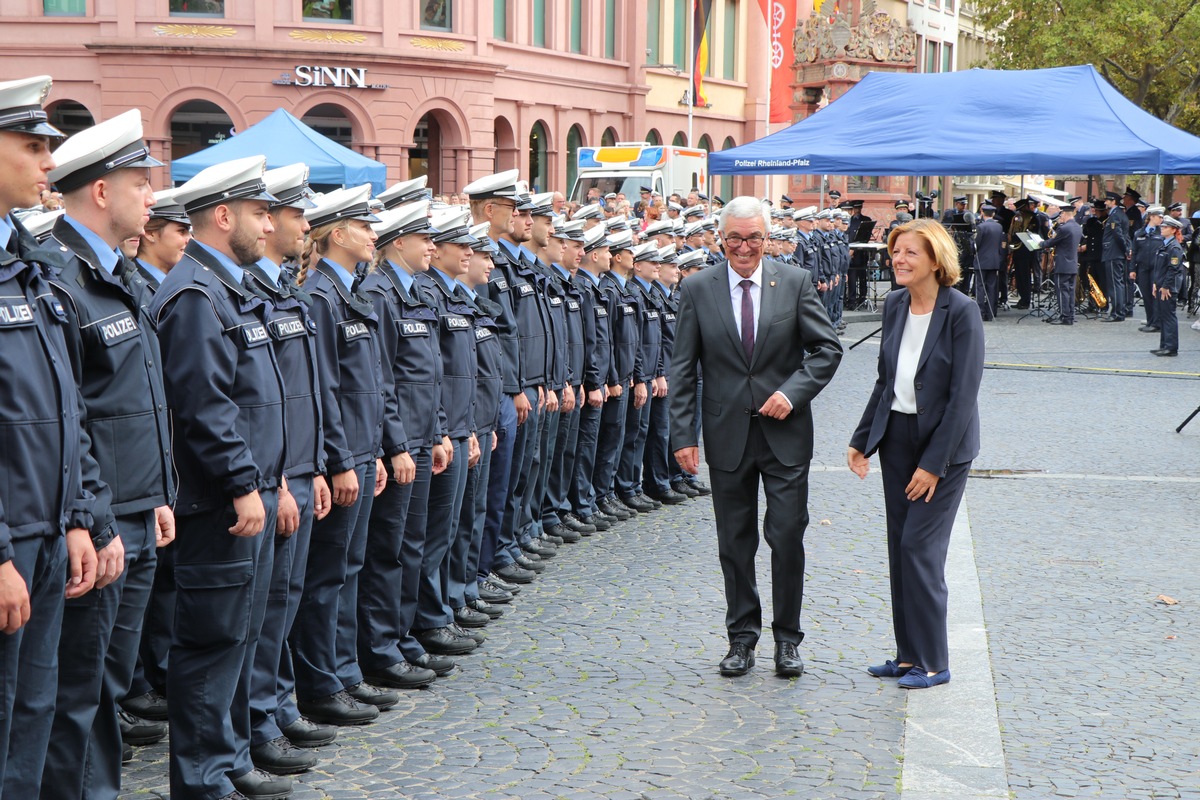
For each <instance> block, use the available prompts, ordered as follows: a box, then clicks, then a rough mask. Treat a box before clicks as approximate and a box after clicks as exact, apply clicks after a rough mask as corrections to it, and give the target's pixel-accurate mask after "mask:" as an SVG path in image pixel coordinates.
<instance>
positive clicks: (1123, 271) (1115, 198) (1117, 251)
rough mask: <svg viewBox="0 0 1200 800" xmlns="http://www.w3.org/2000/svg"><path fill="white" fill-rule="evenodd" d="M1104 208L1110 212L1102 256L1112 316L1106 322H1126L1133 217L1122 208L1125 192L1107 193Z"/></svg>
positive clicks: (1105, 229)
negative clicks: (1126, 295) (1126, 293)
mask: <svg viewBox="0 0 1200 800" xmlns="http://www.w3.org/2000/svg"><path fill="white" fill-rule="evenodd" d="M1104 207H1105V209H1106V210H1107V212H1108V215H1107V217H1106V218H1105V220H1104V238H1103V249H1104V252H1103V254H1102V258H1103V260H1104V266H1105V271H1106V274H1107V276H1108V316H1105V317H1101V319H1102V320H1103V321H1104V322H1124V321H1125V287H1126V277H1127V276H1128V274H1129V262H1130V261H1131V260H1132V259H1133V242H1132V241H1131V239H1130V236H1129V217H1127V216H1126V215H1125V211H1124V209H1122V208H1121V195H1119V194H1118V193H1116V192H1113V191H1107V192H1105V193H1104Z"/></svg>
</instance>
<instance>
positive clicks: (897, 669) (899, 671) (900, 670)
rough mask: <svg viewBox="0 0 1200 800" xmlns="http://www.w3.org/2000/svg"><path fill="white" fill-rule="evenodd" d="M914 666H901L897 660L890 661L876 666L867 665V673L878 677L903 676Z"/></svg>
mask: <svg viewBox="0 0 1200 800" xmlns="http://www.w3.org/2000/svg"><path fill="white" fill-rule="evenodd" d="M910 669H912V667H901V666H899V665H898V664H896V662H895V661H888V662H887V663H885V664H879V665H878V666H874V667H867V674H869V675H874V676H875V677H876V678H903V677H904V676H905V675H907V674H908V671H909V670H910Z"/></svg>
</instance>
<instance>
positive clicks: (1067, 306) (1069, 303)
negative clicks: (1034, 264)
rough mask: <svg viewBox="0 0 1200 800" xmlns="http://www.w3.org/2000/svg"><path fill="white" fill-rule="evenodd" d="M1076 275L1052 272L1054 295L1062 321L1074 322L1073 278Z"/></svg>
mask: <svg viewBox="0 0 1200 800" xmlns="http://www.w3.org/2000/svg"><path fill="white" fill-rule="evenodd" d="M1077 277H1078V276H1076V275H1064V274H1060V273H1058V272H1056V273H1054V295H1055V297H1056V298H1057V300H1058V314H1059V316H1060V317H1061V318H1062V321H1063V322H1064V323H1071V324H1074V323H1075V279H1076V278H1077Z"/></svg>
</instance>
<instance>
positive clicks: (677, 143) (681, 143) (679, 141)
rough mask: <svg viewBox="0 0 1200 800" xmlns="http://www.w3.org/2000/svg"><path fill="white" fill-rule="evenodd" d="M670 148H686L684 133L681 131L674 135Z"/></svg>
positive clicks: (685, 135) (686, 142)
mask: <svg viewBox="0 0 1200 800" xmlns="http://www.w3.org/2000/svg"><path fill="white" fill-rule="evenodd" d="M671 146H672V147H687V146H688V140H687V134H686V133H684V132H683V131H680V132H679V133H677V134H675V138H674V139H672V140H671Z"/></svg>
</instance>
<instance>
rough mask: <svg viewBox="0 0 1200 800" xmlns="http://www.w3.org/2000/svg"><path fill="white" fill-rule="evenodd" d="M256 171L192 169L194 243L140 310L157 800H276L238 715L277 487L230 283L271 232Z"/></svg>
mask: <svg viewBox="0 0 1200 800" xmlns="http://www.w3.org/2000/svg"><path fill="white" fill-rule="evenodd" d="M265 163H266V159H265V158H263V157H262V156H256V157H250V158H244V159H237V160H235V161H230V162H227V163H224V164H218V165H215V166H212V167H209V168H207V169H205V170H202V171H201V172H200V173H198V174H197V175H196V176H195V177H193V178H192V179H191V180H190V181H188V182H187V183H186V184H184V186H183V187H182V188H181V189H180V192H179V194H178V195H177V196H176V199H178V200H179V201H180V202H181V203H182V204H183V206H184V208H186V209H187V212H188V216H189V218H190V219H191V222H192V229H193V231H194V232H195V238H194V239H193V240H192V241H191V242H190V243H189V244H188V247H187V251H186V255H185V256H184V258H183V259H182V260H181V261H180V262H179V263H178V264H176V265H175V268H174V269H172V270H171V272H170V273H169V274H168V275H167V278H166V280H164V281H163V283H162V286H161V287H159V290H158V293H157V294H156V295H155V296H154V301H153V303H151V306H150V313H151V317H152V319H154V320H155V322H156V325H157V328H158V336H159V343H160V346H161V349H162V358H163V377H164V382H165V386H166V394H167V402H168V404H169V405H170V407H171V414H172V423H173V424H172V430H171V434H172V451H173V453H174V456H175V469H176V470H177V473H176V474H177V475H178V478H179V493H178V499H177V502H176V505H175V519H176V529H177V533H178V537H177V539H176V542H175V544H174V547H175V583H176V587H177V590H176V591H177V595H176V615H175V620H176V626H175V631H174V635H173V637H172V640H171V652H170V655H169V656H168V659H169V661H170V671H169V672H168V673H167V696H168V697H169V698H170V705H169V708H168V712H169V714H170V722H171V761H170V766H171V796H172V797H176V798H181V799H182V800H191V799H192V798H195V799H196V800H210V798H213V797H218V798H221V797H236V796H237V794H236V793H237V792H240V793H241V794H243V795H245V796H246V797H250V798H261V797H280V796H285V795H286V794H287V793H288V792H289V791H290V789H291V781H289V780H287V779H285V778H273V777H272V776H270V775H268V774H267V773H264V772H262V771H260V770H257V769H253V768H252V764H251V762H250V758H249V741H250V718H249V713H245V714H244V715H234V714H232V712H231V709H233V708H242V709H245V708H246V706H247V702H248V701H247V698H248V693H249V677H250V671H251V666H252V664H253V661H254V644H255V642H256V641H257V639H258V634H259V631H260V629H261V628H262V621H263V615H264V613H265V612H266V606H267V589H268V586H269V583H270V577H271V557H272V553H273V545H274V543H273V541H272V540H273V538H274V531H275V516H276V509H277V502H278V489H279V484H280V480H281V478H282V475H283V455H284V441H285V432H284V408H283V395H284V389H283V381H282V377H281V375H280V372H279V365H278V363H277V361H276V359H275V351H274V349H273V348H272V347H271V335H270V332H269V331H268V330H267V324H268V323H269V321H270V305H269V304H268V303H267V302H266V301H265V300H263V299H262V298H261V297H259V296H258V295H256V294H254V293H253V292H251V291H250V290H249V289H246V288H245V286H244V285H243V283H242V280H243V277H244V275H245V271H244V269H243V267H242V265H243V264H251V263H253V262H255V261H257V260H258V259H259V258H261V257H262V255H263V245H262V244H260V242H262V241H263V237H265V236H266V235H267V234H269V233H270V232H271V231H272V227H271V223H270V217H269V214H268V204H269V203H271V202H273V201H274V200H275V198H274V197H272V196H271V195H270V194H268V193H267V191H266V185H265V184H264V183H263V178H262V176H263V173H264V171H265Z"/></svg>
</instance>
